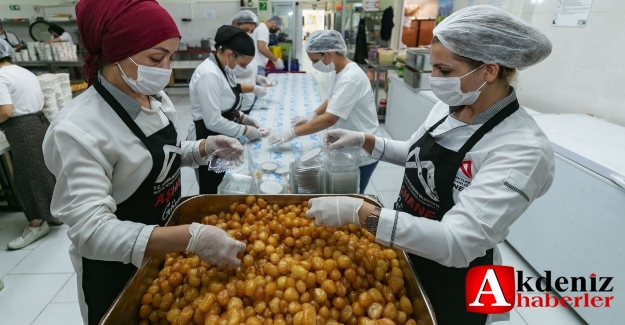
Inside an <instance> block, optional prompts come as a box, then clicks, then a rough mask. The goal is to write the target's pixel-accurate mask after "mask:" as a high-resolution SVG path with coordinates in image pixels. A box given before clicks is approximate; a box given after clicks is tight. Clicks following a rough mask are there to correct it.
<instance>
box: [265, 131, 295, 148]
mask: <svg viewBox="0 0 625 325" xmlns="http://www.w3.org/2000/svg"><path fill="white" fill-rule="evenodd" d="M295 137H296V135H295V130H293V129H288V130H285V131H282V133H280V134H276V135H272V136H271V138H269V142H267V143H269V144H272V145H276V146H277V145H279V144H283V143H285V142H288V141H291V140H293V139H295Z"/></svg>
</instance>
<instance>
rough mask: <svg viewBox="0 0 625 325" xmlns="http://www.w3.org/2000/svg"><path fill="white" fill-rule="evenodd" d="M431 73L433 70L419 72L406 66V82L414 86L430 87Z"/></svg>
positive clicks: (420, 87) (419, 87)
mask: <svg viewBox="0 0 625 325" xmlns="http://www.w3.org/2000/svg"><path fill="white" fill-rule="evenodd" d="M430 74H431V72H417V71H414V70H412V69H410V68H406V69H404V82H405V83H406V84H407V85H408V86H410V87H412V88H418V89H430Z"/></svg>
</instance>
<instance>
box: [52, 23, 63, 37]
mask: <svg viewBox="0 0 625 325" xmlns="http://www.w3.org/2000/svg"><path fill="white" fill-rule="evenodd" d="M48 32H55V33H57V34H58V35H59V36H61V35H63V33H65V29H63V27H61V26H59V25H50V27H48Z"/></svg>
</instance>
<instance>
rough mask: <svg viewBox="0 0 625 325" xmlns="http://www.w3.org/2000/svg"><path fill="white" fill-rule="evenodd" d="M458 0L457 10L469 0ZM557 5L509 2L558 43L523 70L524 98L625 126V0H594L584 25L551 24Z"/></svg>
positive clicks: (552, 0)
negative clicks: (543, 56) (541, 58)
mask: <svg viewBox="0 0 625 325" xmlns="http://www.w3.org/2000/svg"><path fill="white" fill-rule="evenodd" d="M479 2H480V3H484V4H488V3H489V1H488V0H481V1H479ZM532 2H535V3H534V4H533V3H532ZM454 4H455V7H456V8H455V9H456V10H457V9H459V8H463V7H465V6H466V4H467V0H456V2H455V3H454ZM555 5H556V0H535V1H532V0H509V1H508V10H509V11H510V12H511V13H513V14H515V15H517V16H519V17H521V18H522V19H524V20H525V21H527V22H529V23H531V24H532V25H533V26H535V27H536V28H538V29H540V30H541V31H542V32H544V33H545V34H546V35H547V36H548V37H549V39H550V40H551V42H552V43H553V52H552V54H551V55H550V56H549V57H548V58H547V59H546V60H545V61H543V62H541V63H540V64H538V65H537V66H535V67H531V68H529V69H527V70H525V71H522V72H521V73H520V75H519V78H518V82H517V91H518V95H519V100H520V101H521V102H522V103H523V105H524V106H527V107H530V108H534V109H536V110H539V111H542V112H549V113H582V114H592V115H594V116H596V117H599V118H602V119H604V120H607V121H610V122H613V123H617V124H620V125H625V54H624V53H625V1H623V0H593V3H592V7H591V11H590V15H589V17H588V24H587V26H586V27H583V28H576V27H553V26H551V22H552V20H553V16H554V11H555Z"/></svg>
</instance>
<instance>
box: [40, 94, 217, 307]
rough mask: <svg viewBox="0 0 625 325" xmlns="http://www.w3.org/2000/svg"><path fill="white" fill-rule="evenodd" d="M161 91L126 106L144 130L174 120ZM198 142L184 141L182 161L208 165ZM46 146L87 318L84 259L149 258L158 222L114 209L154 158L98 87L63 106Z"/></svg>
mask: <svg viewBox="0 0 625 325" xmlns="http://www.w3.org/2000/svg"><path fill="white" fill-rule="evenodd" d="M159 95H160V96H161V97H162V104H161V103H160V102H158V101H157V100H155V99H151V109H147V108H141V106H140V105H138V103H137V102H136V101H135V102H134V103H135V104H136V105H138V106H137V107H134V108H136V110H135V111H131V110H129V109H127V110H128V111H129V114H130V115H131V117H134V121H135V123H136V124H137V125H138V126H139V128H140V129H141V130H142V131H143V132H144V133H145V134H146V136H150V135H151V134H153V133H155V132H156V131H158V130H160V129H162V128H164V127H165V126H167V124H168V123H169V121H168V119H169V120H171V121H172V122H175V120H176V111H175V109H174V106H173V104H172V102H171V100H170V99H169V98H168V97H167V95H165V93H164V92H161V93H160V94H159ZM129 98H130V97H128V98H126V99H129ZM118 100H119V99H118ZM159 106H160V109H159ZM124 107H125V108H126V106H124ZM161 109H162V111H161ZM199 144H200V141H195V142H189V141H185V142H182V144H181V148H182V154H181V158H182V165H183V166H189V167H194V166H197V165H198V164H206V160H204V159H202V157H201V156H200V155H199ZM43 152H44V158H45V163H46V166H47V167H48V169H49V170H50V171H51V172H52V173H53V174H54V176H55V177H56V180H57V182H56V186H55V189H54V194H53V197H52V202H51V207H50V210H51V213H52V215H53V216H55V217H58V218H60V219H61V220H62V221H63V222H65V223H66V224H68V225H69V227H70V228H69V230H68V236H69V238H70V240H71V242H72V244H71V246H70V258H71V260H72V263H73V265H74V268H75V269H76V272H77V275H78V284H79V285H78V288H79V290H78V291H79V301H80V307H81V312H82V314H83V319H86V315H87V307H86V305H85V303H84V296H83V294H82V285H81V278H82V257H86V258H89V259H94V260H103V261H118V262H123V263H132V264H133V265H135V266H137V267H141V266H142V264H143V262H144V254H145V248H146V246H147V242H148V238H149V237H150V235H151V233H152V230H154V227H155V225H146V224H142V223H137V222H130V221H122V220H119V219H117V217H116V216H115V211H116V209H117V204H119V203H122V202H124V201H125V200H126V199H128V198H129V197H130V196H131V195H132V194H133V193H134V192H135V191H136V190H137V188H138V187H139V186H140V184H141V183H142V182H143V181H144V180H145V178H146V177H147V176H148V174H149V172H150V170H151V169H152V157H151V155H150V153H149V151H148V150H147V149H146V148H145V146H144V145H143V143H142V142H141V140H139V138H137V137H136V136H135V135H134V134H133V133H132V131H130V129H129V128H128V127H127V126H126V125H125V124H124V123H123V122H122V120H121V119H120V118H119V116H118V115H117V114H116V113H115V111H113V109H112V108H111V107H110V106H109V105H108V104H107V103H106V102H105V101H104V99H103V98H102V97H101V96H100V95H99V94H98V93H97V91H96V90H95V89H94V88H93V87H90V88H89V89H87V90H86V91H85V92H84V93H83V94H81V95H80V96H78V97H77V98H75V99H73V100H72V101H70V103H69V104H68V105H67V106H65V107H64V108H63V109H62V110H60V111H59V114H58V115H57V117H56V118H55V119H54V121H53V123H52V124H51V125H50V127H49V128H48V132H47V133H46V136H45V139H44V142H43Z"/></svg>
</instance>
